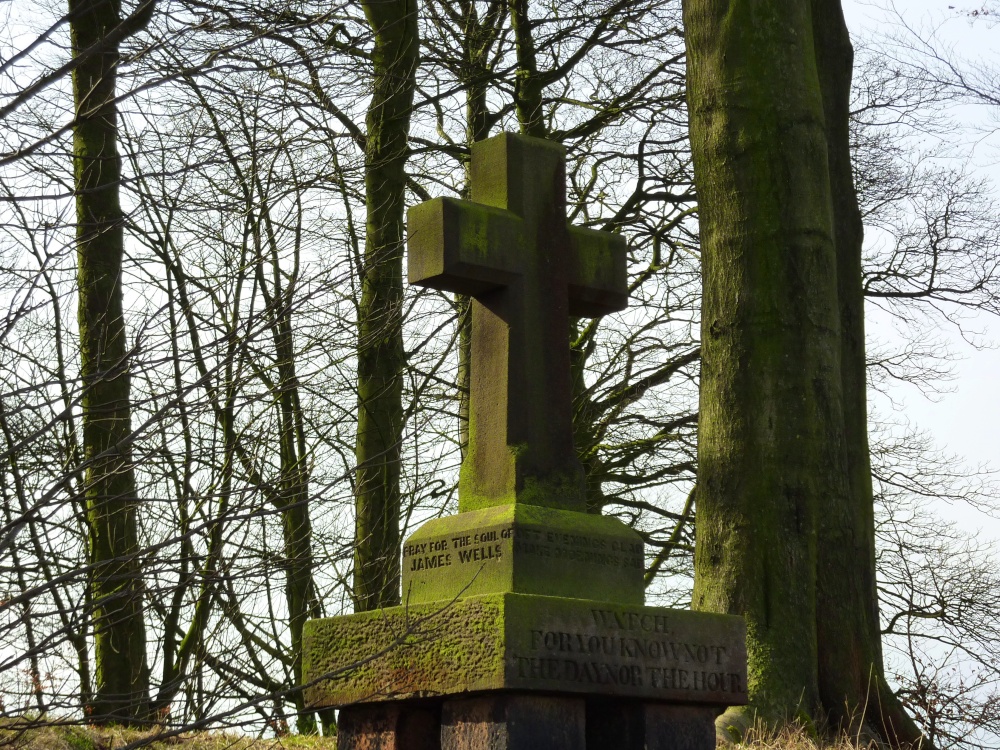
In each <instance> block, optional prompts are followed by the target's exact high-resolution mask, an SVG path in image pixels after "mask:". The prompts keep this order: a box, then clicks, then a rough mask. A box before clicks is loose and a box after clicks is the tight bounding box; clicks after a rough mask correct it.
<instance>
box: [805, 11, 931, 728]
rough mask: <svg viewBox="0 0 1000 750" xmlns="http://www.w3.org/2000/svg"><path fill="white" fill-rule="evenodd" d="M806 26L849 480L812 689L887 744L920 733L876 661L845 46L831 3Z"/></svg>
mask: <svg viewBox="0 0 1000 750" xmlns="http://www.w3.org/2000/svg"><path fill="white" fill-rule="evenodd" d="M812 30H813V39H814V45H815V49H816V63H817V69H818V73H819V80H820V86H821V89H822V95H823V105H824V114H825V118H826V137H827V154H828V165H829V171H830V187H831V199H832V211H833V227H834V240H835V243H836V250H837V293H838V301H839V305H840V331H841V357H840V360H841V386H842V392H843V404H844V438H845V439H844V444H845V448H846V461H847V465H846V470H847V484H848V493H847V494H846V495H845V496H844V500H845V502H844V504H843V505H842V506H840V507H837V506H835V505H832V506H831V507H829V508H827V509H825V510H824V512H823V513H822V514H821V515H820V520H821V523H820V527H819V557H818V562H819V570H820V571H821V575H820V576H819V577H818V579H817V594H816V597H817V598H816V601H817V621H816V622H817V636H818V646H819V651H818V655H819V682H820V695H821V699H822V701H823V705H824V707H825V708H826V711H827V712H828V714H829V715H830V717H831V718H832V719H833V720H834V721H835V722H836V723H837V725H839V726H842V727H844V728H846V729H848V730H849V731H851V733H852V734H856V733H857V732H858V731H859V730H862V731H864V730H866V729H873V730H874V731H875V732H877V733H878V734H879V735H880V736H881V737H882V738H883V739H885V740H887V741H889V742H890V743H892V744H894V745H906V744H913V743H918V742H920V741H922V739H923V737H922V735H921V733H920V730H919V728H918V727H917V726H916V724H915V723H914V721H913V719H912V718H911V717H910V716H909V715H908V714H907V713H906V712H905V710H904V709H903V707H902V705H901V704H900V702H899V701H898V700H897V698H896V697H895V695H893V694H892V691H891V690H890V689H889V686H888V685H887V684H886V681H885V674H884V669H883V662H882V641H881V632H880V624H879V613H878V594H877V591H876V588H875V586H876V581H875V517H874V495H873V491H872V475H871V458H870V456H871V454H870V450H869V445H868V400H867V392H866V382H867V381H866V376H865V320H864V290H863V277H862V267H861V252H862V244H863V239H864V228H863V225H862V220H861V211H860V208H859V207H858V200H857V193H856V191H855V189H854V175H853V172H852V168H851V150H850V132H849V117H850V96H851V74H852V70H853V65H854V50H853V47H852V46H851V40H850V36H849V34H848V31H847V25H846V23H845V22H844V16H843V10H842V8H841V6H840V2H839V0H813V2H812ZM834 499H839V498H834ZM852 707H856V708H852Z"/></svg>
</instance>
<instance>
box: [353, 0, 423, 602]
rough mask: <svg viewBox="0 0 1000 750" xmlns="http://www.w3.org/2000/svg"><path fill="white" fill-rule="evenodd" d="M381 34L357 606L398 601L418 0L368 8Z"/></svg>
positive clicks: (370, 192)
mask: <svg viewBox="0 0 1000 750" xmlns="http://www.w3.org/2000/svg"><path fill="white" fill-rule="evenodd" d="M362 5H363V6H364V11H365V16H366V18H367V19H368V23H369V24H370V26H371V28H372V31H373V32H374V34H375V47H374V49H373V51H372V62H373V65H374V83H375V85H374V91H373V95H372V100H371V104H370V105H369V108H368V118H367V129H368V133H367V137H366V143H365V203H366V210H367V214H368V219H367V227H366V235H365V252H364V258H363V261H362V262H363V267H362V268H361V269H360V273H361V304H360V306H359V309H358V435H357V446H356V455H355V457H356V460H357V465H358V468H357V476H356V487H355V506H356V529H355V545H356V548H355V556H354V598H355V606H356V607H357V609H358V610H359V611H360V610H370V609H377V608H379V607H384V606H391V605H394V604H398V603H399V575H400V574H399V554H400V550H399V544H400V539H399V509H400V499H399V463H400V443H401V439H402V430H403V406H402V398H403V396H402V390H403V380H402V373H403V366H404V364H405V363H404V355H403V333H402V303H403V232H404V219H403V211H404V203H405V187H406V177H405V165H406V157H407V137H408V135H409V129H410V114H411V111H412V107H413V92H414V88H415V80H416V79H415V73H416V66H417V56H418V52H419V37H418V30H417V6H416V0H367V1H366V2H363V3H362Z"/></svg>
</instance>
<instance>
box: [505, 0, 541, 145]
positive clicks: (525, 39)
mask: <svg viewBox="0 0 1000 750" xmlns="http://www.w3.org/2000/svg"><path fill="white" fill-rule="evenodd" d="M510 20H511V25H512V26H513V27H514V46H515V49H516V51H517V78H516V80H515V81H514V105H515V108H516V109H517V121H518V123H519V124H520V126H521V132H522V133H524V134H525V135H531V136H534V137H535V138H545V137H546V136H547V135H548V133H547V132H546V128H545V120H544V119H543V117H542V115H543V112H542V90H543V89H544V88H545V87H544V85H543V82H542V79H541V77H540V76H539V75H538V65H537V63H536V62H535V40H534V36H533V35H532V33H531V19H530V18H528V0H510Z"/></svg>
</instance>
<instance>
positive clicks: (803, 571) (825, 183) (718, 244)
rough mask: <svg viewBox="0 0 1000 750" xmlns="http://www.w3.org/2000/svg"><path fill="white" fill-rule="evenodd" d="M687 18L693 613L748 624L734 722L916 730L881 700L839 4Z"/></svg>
mask: <svg viewBox="0 0 1000 750" xmlns="http://www.w3.org/2000/svg"><path fill="white" fill-rule="evenodd" d="M684 23H685V30H686V43H687V52H688V99H689V106H690V116H691V142H692V150H693V155H694V165H695V183H696V186H697V189H698V193H699V206H700V209H699V212H700V213H699V216H700V222H701V237H702V252H703V257H702V262H703V279H704V300H703V308H702V376H701V404H700V420H699V440H698V463H699V472H698V509H697V547H696V553H695V591H694V606H695V608H697V609H706V610H712V611H720V612H730V613H734V614H741V615H743V616H744V617H745V618H746V620H747V629H748V650H749V659H750V664H749V666H750V672H749V688H750V694H751V705H750V706H749V707H748V709H746V711H735V712H733V713H732V714H730V716H729V719H734V718H736V716H735V715H736V714H740V713H744V714H745V713H747V712H749V714H751V715H755V716H758V717H761V718H763V719H765V720H766V721H770V722H780V721H784V720H788V719H792V718H799V719H805V720H808V721H813V720H822V719H826V718H827V717H829V718H832V719H833V720H834V721H835V722H836V723H838V724H840V725H843V726H850V727H852V728H857V727H861V726H865V727H866V728H869V729H873V730H876V731H877V733H878V734H880V735H881V736H882V737H883V738H884V739H886V740H889V741H891V742H896V743H899V742H901V741H902V742H912V741H918V740H919V738H920V737H919V732H917V733H916V734H915V735H914V734H913V733H912V732H910V733H901V732H899V731H898V727H897V729H896V730H895V731H886V729H887V727H886V725H885V723H884V722H882V723H880V720H877V719H878V717H877V716H876V714H878V713H879V711H883V712H884V711H885V709H886V705H887V704H885V703H884V702H883V704H884V705H882V706H881V707H880V706H877V705H873V703H875V702H874V701H873V700H872V699H873V696H874V695H875V694H878V695H882V687H884V684H885V683H884V680H883V679H882V678H881V675H882V664H881V654H880V651H879V648H878V638H879V635H878V612H877V604H876V600H875V589H874V536H873V522H872V491H871V476H870V467H869V464H868V445H867V417H866V408H865V380H864V326H863V312H864V311H863V299H862V294H861V292H862V290H861V239H862V229H861V221H860V215H859V213H858V208H857V201H856V198H855V195H854V186H853V179H852V175H851V164H850V152H849V144H848V140H847V126H848V122H847V103H848V98H847V97H848V95H849V91H850V76H851V64H852V51H851V45H850V40H849V38H848V37H847V31H846V27H844V24H843V18H842V14H841V10H840V5H839V0H814V2H813V3H812V5H811V6H810V4H809V3H805V4H803V3H799V2H795V1H794V0H767V1H766V2H751V1H750V0H728V1H727V0H685V2H684ZM870 678H871V679H873V680H874V682H872V683H869V679H870ZM870 687H871V688H875V692H872V690H870V689H869V688H870ZM887 694H888V693H887V691H886V695H887ZM896 707H897V708H898V704H896ZM866 711H868V713H867V714H866V713H865V712H866ZM902 716H903V717H905V714H902ZM866 717H867V718H866ZM735 723H737V724H738V723H739V722H735ZM910 727H911V728H912V722H910Z"/></svg>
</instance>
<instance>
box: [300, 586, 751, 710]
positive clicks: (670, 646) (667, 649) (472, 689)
mask: <svg viewBox="0 0 1000 750" xmlns="http://www.w3.org/2000/svg"><path fill="white" fill-rule="evenodd" d="M303 666H304V672H305V676H306V680H305V682H306V688H305V693H306V699H307V701H308V702H309V704H310V705H311V706H313V707H316V708H319V707H325V706H343V705H348V704H353V703H371V702H378V701H386V700H402V699H409V698H418V697H432V696H444V695H461V694H465V693H476V692H484V691H493V690H513V691H527V692H534V691H541V692H548V693H566V694H583V695H609V696H618V697H632V698H644V699H650V700H654V701H664V702H674V703H697V704H703V705H718V706H732V705H743V704H745V703H746V699H747V695H746V633H745V626H744V624H743V620H742V619H741V618H739V617H733V616H729V615H718V614H711V613H706V612H690V611H686V610H672V609H666V608H660V607H644V606H639V605H623V604H620V603H602V602H599V601H587V600H579V599H566V598H560V597H548V596H532V595H525V594H510V593H507V594H489V595H484V596H474V597H468V598H465V599H459V600H457V601H454V602H450V603H430V604H420V605H415V606H408V607H393V608H390V609H385V610H381V611H376V612H363V613H359V614H355V615H348V616H345V617H337V618H330V619H325V620H312V621H310V622H308V623H306V629H305V634H304V664H303Z"/></svg>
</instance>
